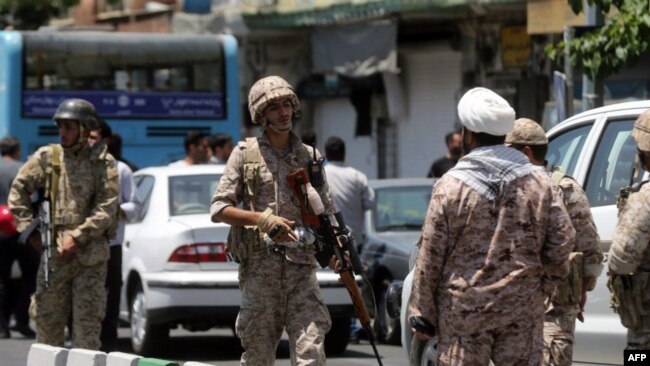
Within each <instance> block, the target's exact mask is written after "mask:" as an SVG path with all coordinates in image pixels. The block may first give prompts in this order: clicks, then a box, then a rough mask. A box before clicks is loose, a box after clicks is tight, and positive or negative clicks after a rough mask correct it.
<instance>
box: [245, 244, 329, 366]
mask: <svg viewBox="0 0 650 366" xmlns="http://www.w3.org/2000/svg"><path fill="white" fill-rule="evenodd" d="M239 276H240V287H241V289H242V304H241V308H240V311H239V315H238V316H237V323H236V325H235V330H236V333H237V336H238V337H239V338H240V339H241V344H242V347H243V348H244V353H243V354H242V356H241V363H240V364H241V365H252V366H263V365H273V364H274V362H275V352H276V348H277V346H278V343H279V342H280V337H281V336H282V332H283V330H285V329H286V331H287V334H288V335H289V350H290V357H291V364H292V365H300V366H303V365H325V343H324V342H325V334H326V333H327V332H328V331H329V329H330V327H331V325H332V321H331V319H330V316H329V312H328V310H327V307H326V306H325V304H324V302H323V298H322V296H321V294H320V289H319V287H318V281H317V280H316V269H315V267H314V266H312V265H299V264H295V263H292V262H289V261H287V260H286V259H285V257H284V255H282V254H267V253H264V254H263V255H262V256H260V257H259V258H251V259H249V261H247V263H246V264H244V265H242V266H241V267H240V273H239Z"/></svg>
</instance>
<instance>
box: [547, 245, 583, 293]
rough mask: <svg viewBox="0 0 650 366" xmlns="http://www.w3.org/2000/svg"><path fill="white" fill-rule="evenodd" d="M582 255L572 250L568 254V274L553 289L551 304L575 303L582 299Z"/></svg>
mask: <svg viewBox="0 0 650 366" xmlns="http://www.w3.org/2000/svg"><path fill="white" fill-rule="evenodd" d="M583 259H584V255H583V253H582V252H573V253H571V254H570V255H569V274H568V275H567V277H566V279H564V281H563V282H562V283H560V284H559V285H558V286H557V288H556V289H555V291H554V293H553V296H552V297H551V302H552V303H553V305H565V306H566V305H577V304H580V300H581V299H582V275H583V268H584V263H583Z"/></svg>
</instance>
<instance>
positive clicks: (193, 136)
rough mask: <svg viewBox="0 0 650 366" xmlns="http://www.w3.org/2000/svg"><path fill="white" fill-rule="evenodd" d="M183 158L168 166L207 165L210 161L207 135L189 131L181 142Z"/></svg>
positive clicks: (201, 132)
mask: <svg viewBox="0 0 650 366" xmlns="http://www.w3.org/2000/svg"><path fill="white" fill-rule="evenodd" d="M183 147H184V148H185V158H183V159H180V160H177V161H174V162H172V163H169V166H177V167H178V166H188V165H196V164H207V163H208V161H209V160H210V155H211V154H212V153H211V152H210V145H209V144H208V135H207V134H206V133H205V132H203V131H199V130H194V131H190V132H188V133H187V136H185V141H184V142H183Z"/></svg>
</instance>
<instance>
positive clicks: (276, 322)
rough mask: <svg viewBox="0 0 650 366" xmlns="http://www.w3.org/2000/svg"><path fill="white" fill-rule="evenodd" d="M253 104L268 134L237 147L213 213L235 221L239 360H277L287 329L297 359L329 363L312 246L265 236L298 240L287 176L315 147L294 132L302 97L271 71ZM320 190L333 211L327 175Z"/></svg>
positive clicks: (232, 245) (296, 208)
mask: <svg viewBox="0 0 650 366" xmlns="http://www.w3.org/2000/svg"><path fill="white" fill-rule="evenodd" d="M248 106H249V109H250V113H251V117H252V119H253V121H254V122H255V123H259V124H261V125H262V128H263V134H262V135H261V136H260V137H257V138H250V139H247V140H246V141H245V142H240V143H239V144H238V146H237V147H236V148H235V149H234V151H233V152H232V154H231V155H230V158H229V159H228V163H227V165H226V170H225V172H224V174H223V177H222V178H221V180H220V182H219V184H218V186H217V189H216V192H215V194H214V197H213V198H212V205H211V209H210V213H211V216H212V221H215V222H218V221H223V222H225V223H228V224H230V225H232V228H231V236H230V238H229V243H228V246H229V251H230V252H231V253H234V254H235V257H236V258H237V260H238V261H239V262H240V266H239V285H240V288H241V290H242V295H243V298H242V304H241V308H240V312H239V315H238V317H237V322H236V333H237V336H238V337H239V338H240V339H241V343H242V346H243V347H244V353H243V354H242V356H241V364H242V365H255V366H258V365H273V364H274V360H275V352H276V347H277V345H278V342H279V341H280V336H281V335H282V331H283V329H286V331H287V334H288V335H289V345H290V350H291V363H292V364H293V365H324V364H325V352H324V338H325V334H326V333H327V332H328V331H329V329H330V326H331V320H330V317H329V313H328V310H327V307H326V306H325V304H324V302H323V298H322V296H321V293H320V290H319V287H318V282H317V280H316V267H317V265H316V260H315V257H314V248H313V247H311V246H308V247H302V248H300V247H289V246H273V247H271V246H268V247H267V244H265V242H264V241H263V240H261V239H260V237H261V236H262V235H264V234H266V235H268V236H270V237H271V239H272V240H273V241H274V242H275V243H289V242H295V241H296V237H295V235H294V232H293V231H292V228H293V227H294V226H295V225H301V211H300V204H299V201H298V200H297V198H296V196H295V193H294V192H293V191H292V190H291V188H290V187H289V184H288V181H287V175H288V174H289V173H291V172H293V171H295V170H296V169H299V168H305V167H306V166H307V162H308V161H309V160H310V157H311V156H312V153H313V150H312V148H311V147H310V146H307V145H304V144H302V143H301V141H300V139H299V138H298V137H297V136H296V135H294V134H293V133H292V132H291V128H292V123H293V121H294V119H295V118H297V116H298V115H299V113H300V104H299V102H298V98H297V96H296V94H295V93H294V92H293V89H292V88H291V86H290V85H289V84H288V83H287V82H286V81H285V80H283V79H282V78H280V77H278V76H270V77H266V78H263V79H261V80H259V81H257V82H256V83H255V84H254V85H253V87H252V88H251V90H250V93H249V96H248ZM317 155H319V154H318V152H317ZM318 193H319V195H320V197H321V199H322V201H323V203H324V206H325V211H326V212H327V213H333V212H334V207H333V204H332V200H331V195H330V190H329V187H328V186H327V183H325V184H324V185H323V187H322V188H321V189H320V191H319V192H318ZM240 203H243V209H239V208H237V205H239V204H240ZM246 233H247V234H246Z"/></svg>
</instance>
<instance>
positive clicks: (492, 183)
mask: <svg viewBox="0 0 650 366" xmlns="http://www.w3.org/2000/svg"><path fill="white" fill-rule="evenodd" d="M537 170H539V168H538V167H536V166H534V165H532V164H531V163H530V162H529V161H528V158H527V157H526V155H524V154H523V153H521V152H520V151H517V150H515V149H513V148H510V147H507V146H505V145H492V146H483V147H479V148H476V149H474V150H472V152H470V153H469V154H467V155H466V156H464V157H463V158H461V159H460V160H459V161H458V163H457V164H456V166H455V167H454V168H452V169H451V170H449V171H448V172H447V174H449V175H451V176H452V177H454V178H457V179H460V180H462V181H463V182H464V183H465V184H467V185H468V186H470V187H472V189H474V190H476V191H477V192H478V193H479V194H480V195H481V196H483V197H485V198H487V199H489V200H495V199H497V198H500V197H501V195H502V194H503V192H504V191H505V187H506V186H507V185H508V184H509V183H510V182H512V181H513V180H515V179H517V178H519V177H522V176H524V175H527V174H530V173H532V172H534V171H537Z"/></svg>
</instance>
